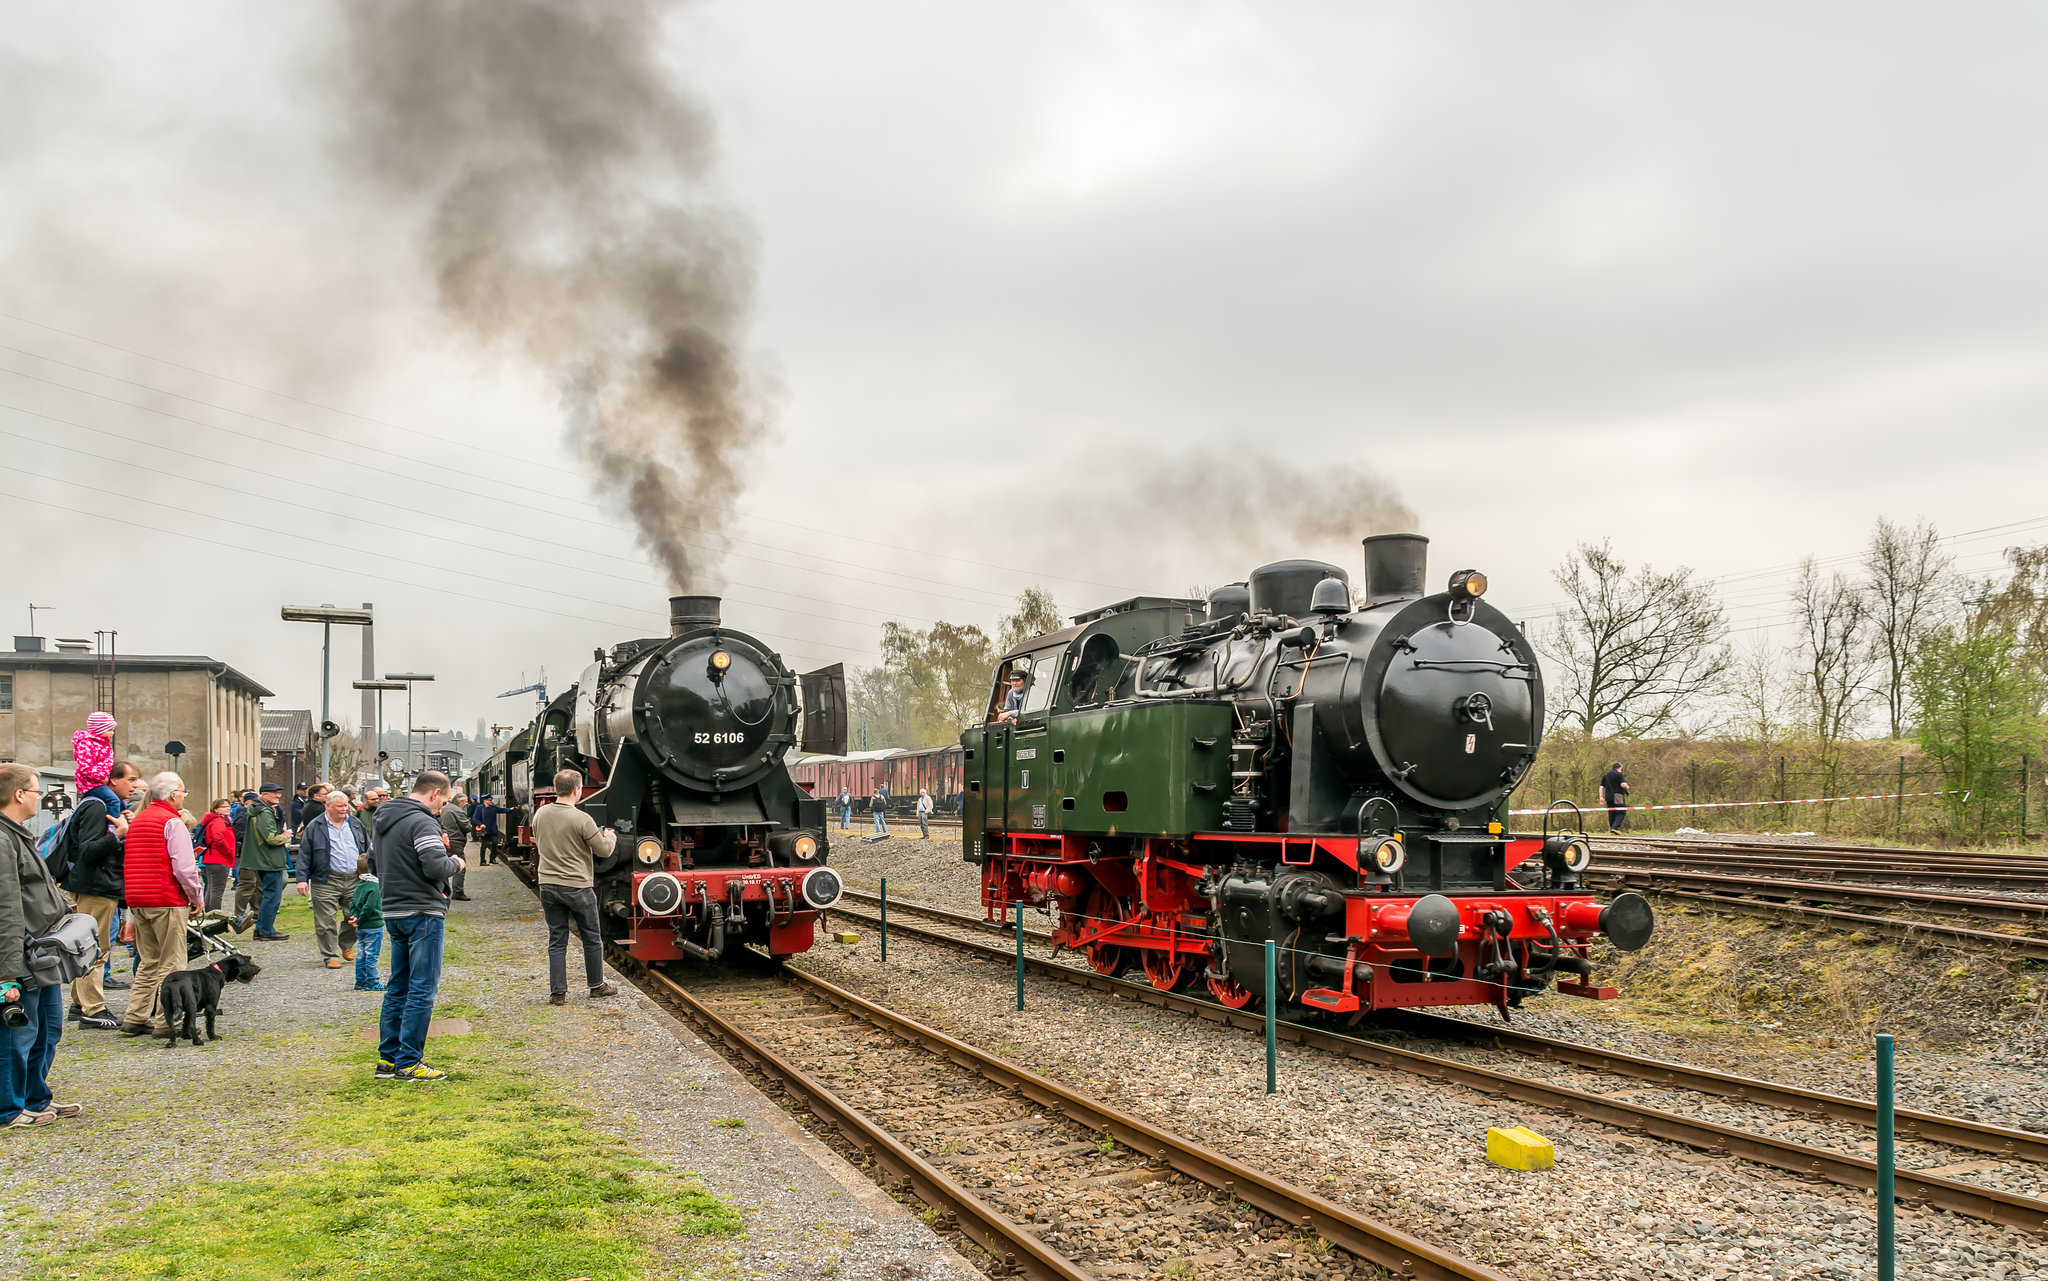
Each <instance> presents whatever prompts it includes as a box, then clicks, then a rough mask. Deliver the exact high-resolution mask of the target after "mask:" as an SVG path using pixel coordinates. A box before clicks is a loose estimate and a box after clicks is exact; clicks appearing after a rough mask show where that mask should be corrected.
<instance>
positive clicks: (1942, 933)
mask: <svg viewBox="0 0 2048 1281" xmlns="http://www.w3.org/2000/svg"><path fill="white" fill-rule="evenodd" d="M1651 892H1652V893H1654V894H1657V895H1658V896H1660V897H1662V898H1675V899H1684V900H1686V901H1687V902H1692V903H1698V904H1700V905H1701V906H1703V907H1715V908H1722V909H1724V910H1727V911H1731V912H1747V913H1751V914H1756V915H1762V916H1773V917H1787V916H1790V917H1797V918H1800V919H1803V920H1810V921H1815V922H1820V923H1825V924H1829V925H1840V926H1846V927H1848V928H1850V929H1858V930H1866V929H1867V930H1876V931H1878V932H1880V933H1884V934H1891V935H1896V936H1898V937H1900V938H1905V939H1920V938H1929V937H1932V938H1941V939H1949V940H1953V941H1955V942H1958V943H1977V944H1982V945H1985V946H1990V947H2003V948H2008V949H2010V950H2012V951H2014V952H2017V953H2019V954H2020V955H2021V956H2026V957H2033V958H2037V959H2044V960H2048V939H2037V938H2030V937H2028V936H2027V935H2024V934H2000V933H1999V932H1997V931H1996V930H1973V929H1969V928H1967V927H1965V926H1961V925H1942V924H1939V923H1937V922H1934V921H1911V920H1906V919H1904V918H1902V917H1897V916H1867V915H1864V914H1863V913H1861V912H1838V911H1835V910H1833V909H1832V908H1825V907H1802V906H1801V905H1799V904H1797V903H1765V902H1759V901H1757V900H1755V899H1744V898H1730V897H1728V896H1726V895H1722V894H1702V893H1699V892H1697V891H1695V890H1670V889H1652V891H1651Z"/></svg>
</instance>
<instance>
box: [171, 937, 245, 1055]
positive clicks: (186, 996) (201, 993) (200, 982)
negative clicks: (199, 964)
mask: <svg viewBox="0 0 2048 1281" xmlns="http://www.w3.org/2000/svg"><path fill="white" fill-rule="evenodd" d="M262 972H263V967H262V966H259V965H258V964H256V962H255V961H253V960H251V959H250V958H249V957H247V956H244V955H243V954H242V953H240V952H230V953H229V954H228V955H226V956H224V957H222V958H221V959H220V960H218V961H215V962H214V963H213V964H211V965H209V966H207V967H206V968H205V969H203V970H180V971H179V972H177V973H176V974H173V975H171V976H170V977H169V978H167V979H165V980H164V985H163V987H162V989H161V990H160V993H159V995H158V998H157V999H158V1000H160V1001H162V1002H163V1008H164V1022H166V1023H168V1024H170V1027H171V1035H170V1039H169V1040H167V1041H165V1042H164V1048H165V1049H167V1050H168V1049H170V1048H171V1047H172V1046H174V1045H176V1044H177V1043H178V1038H179V1037H181V1036H183V1037H190V1038H191V1040H192V1044H194V1045H199V1044H201V1043H202V1042H201V1041H200V1038H199V1027H198V1021H199V1016H200V1015H202V1014H203V1015H205V1016H206V1040H208V1041H217V1040H219V1039H220V1034H219V1033H217V1032H215V1031H214V1030H213V1020H214V1016H215V1015H217V1014H219V1013H220V989H221V987H222V986H223V985H224V984H226V983H227V982H228V981H229V980H230V979H232V980H234V981H235V982H237V983H247V982H248V981H249V980H251V979H253V978H255V977H256V976H257V975H258V974H261V973H262Z"/></svg>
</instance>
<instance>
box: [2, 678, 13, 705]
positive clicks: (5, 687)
mask: <svg viewBox="0 0 2048 1281" xmlns="http://www.w3.org/2000/svg"><path fill="white" fill-rule="evenodd" d="M13 710H14V675H13V673H11V672H10V673H8V674H7V675H4V676H0V712H11V711H13Z"/></svg>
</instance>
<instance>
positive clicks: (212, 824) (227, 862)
mask: <svg viewBox="0 0 2048 1281" xmlns="http://www.w3.org/2000/svg"><path fill="white" fill-rule="evenodd" d="M199 839H200V840H202V841H204V842H205V843H206V857H205V858H204V859H202V860H200V861H201V862H205V863H211V864H213V865H214V866H215V867H233V866H234V865H235V827H234V824H232V823H230V822H228V821H227V820H226V819H224V818H222V817H221V816H220V815H219V814H218V813H217V812H215V811H213V810H208V811H206V817H205V818H204V819H202V820H200V823H199Z"/></svg>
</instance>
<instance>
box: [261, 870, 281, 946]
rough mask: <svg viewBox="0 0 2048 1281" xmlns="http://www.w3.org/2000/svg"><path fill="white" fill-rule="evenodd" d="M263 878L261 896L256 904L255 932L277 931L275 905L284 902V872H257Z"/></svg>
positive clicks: (273, 932)
mask: <svg viewBox="0 0 2048 1281" xmlns="http://www.w3.org/2000/svg"><path fill="white" fill-rule="evenodd" d="M256 875H257V876H259V877H262V878H263V897H262V898H261V899H260V900H258V901H257V904H256V932H257V933H258V934H275V933H277V905H278V904H280V903H282V902H284V873H283V872H258V873H256Z"/></svg>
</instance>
